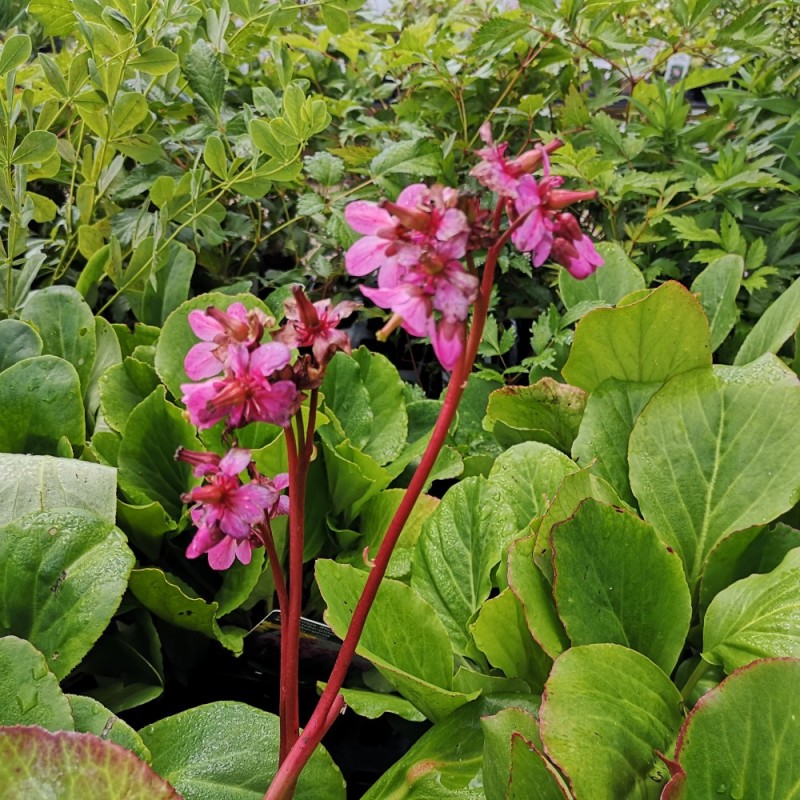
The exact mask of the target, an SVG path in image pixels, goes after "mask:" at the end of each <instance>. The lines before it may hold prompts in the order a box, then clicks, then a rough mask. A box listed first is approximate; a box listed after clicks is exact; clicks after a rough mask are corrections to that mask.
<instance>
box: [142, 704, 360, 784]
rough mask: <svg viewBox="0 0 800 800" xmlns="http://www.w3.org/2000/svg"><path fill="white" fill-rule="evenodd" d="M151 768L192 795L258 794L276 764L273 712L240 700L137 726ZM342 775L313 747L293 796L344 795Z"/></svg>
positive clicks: (276, 728) (277, 735)
mask: <svg viewBox="0 0 800 800" xmlns="http://www.w3.org/2000/svg"><path fill="white" fill-rule="evenodd" d="M140 733H141V736H142V739H143V740H144V743H145V745H147V747H148V748H149V749H150V752H151V753H152V756H153V761H152V766H153V769H154V770H155V771H156V772H157V773H158V774H159V775H161V776H162V777H164V778H165V779H166V780H168V781H169V782H170V783H171V784H172V785H173V786H174V787H175V788H176V789H177V790H178V791H179V792H181V794H183V795H184V796H185V797H186V798H191V800H261V798H263V796H264V793H265V792H266V790H267V787H268V786H269V783H270V781H271V780H272V778H273V777H274V775H275V772H276V771H277V769H278V747H279V739H280V731H279V722H278V717H276V716H275V715H274V714H267V713H266V712H265V711H261V710H259V709H257V708H253V707H252V706H248V705H245V704H244V703H232V702H219V703H209V704H208V705H204V706H197V707H196V708H190V709H189V710H188V711H183V712H181V713H180V714H176V715H175V716H172V717H167V718H166V719H162V720H159V721H158V722H155V723H153V724H152V725H148V726H147V727H145V728H143V729H142V730H141V731H140ZM344 796H345V791H344V781H343V780H342V776H341V773H340V772H339V770H338V769H337V768H336V765H335V764H334V763H333V761H331V758H330V756H329V755H328V753H327V752H326V751H325V750H324V749H323V748H321V747H319V748H317V750H316V751H315V752H314V754H313V755H312V756H311V760H310V761H309V762H308V766H307V767H305V769H303V771H302V773H301V774H300V779H299V781H298V783H297V790H296V792H295V795H294V797H295V798H296V800H344Z"/></svg>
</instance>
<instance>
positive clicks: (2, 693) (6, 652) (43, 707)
mask: <svg viewBox="0 0 800 800" xmlns="http://www.w3.org/2000/svg"><path fill="white" fill-rule="evenodd" d="M7 725H39V726H40V727H42V728H47V729H48V730H51V731H58V730H67V731H71V730H73V727H74V721H73V719H72V711H71V709H70V706H69V702H68V701H67V698H66V697H65V695H64V694H63V692H62V691H61V688H60V687H59V685H58V678H56V676H55V675H53V673H52V672H50V670H49V669H48V668H47V661H46V660H45V657H44V655H43V654H42V653H40V652H39V651H38V650H37V649H36V648H35V647H34V646H33V645H32V644H31V643H30V642H28V641H26V640H25V639H19V638H17V637H16V636H3V637H2V638H0V731H1V730H2V728H3V727H5V726H7ZM0 769H2V768H1V767H0ZM1 775H2V772H0V776H1ZM0 786H2V787H3V788H5V787H6V784H5V783H3V782H2V781H0Z"/></svg>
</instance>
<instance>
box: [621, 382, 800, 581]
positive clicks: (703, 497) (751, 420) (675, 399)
mask: <svg viewBox="0 0 800 800" xmlns="http://www.w3.org/2000/svg"><path fill="white" fill-rule="evenodd" d="M797 417H800V386H788V385H785V384H750V383H727V382H725V381H724V380H721V379H720V378H717V377H716V376H715V375H714V374H713V372H712V371H711V370H695V371H693V372H689V373H685V374H683V375H679V376H677V377H675V378H673V379H672V380H671V381H670V382H669V383H667V384H666V385H665V386H664V387H663V388H662V389H661V390H660V391H659V392H657V393H656V394H655V395H654V396H653V398H652V399H651V400H650V402H649V403H648V405H647V407H646V408H645V409H644V411H643V412H642V414H641V415H640V417H639V419H638V421H637V422H636V424H635V425H634V428H633V432H632V433H631V439H630V449H629V462H630V470H631V487H632V489H633V493H634V494H635V495H636V497H637V498H638V500H639V508H640V509H641V512H642V516H643V517H644V518H645V519H646V520H647V521H648V522H650V523H652V525H653V526H654V527H655V529H656V532H657V533H658V534H659V535H660V536H661V538H662V539H663V540H664V541H665V542H666V543H667V544H668V545H670V546H671V547H673V548H674V549H675V550H676V551H677V552H678V554H679V555H680V556H681V558H682V559H683V562H684V568H685V570H686V573H687V575H688V577H689V581H690V585H691V586H692V589H693V590H694V587H695V586H696V583H697V581H698V579H699V576H700V575H701V573H702V570H703V567H704V564H705V562H706V560H707V558H708V555H709V553H710V552H711V550H712V549H713V548H714V546H715V545H716V544H717V543H718V542H719V541H720V540H721V539H723V538H724V537H725V536H726V535H727V534H729V533H731V532H733V531H736V530H742V529H744V528H747V527H750V526H751V525H757V524H764V523H766V522H769V521H770V520H773V519H775V517H777V516H778V515H780V514H782V513H783V512H785V511H787V510H788V509H790V508H791V507H792V506H793V505H794V504H795V503H796V502H797V500H798V498H800V427H798V426H796V425H788V426H787V425H785V424H782V423H781V421H782V420H787V419H795V418H797Z"/></svg>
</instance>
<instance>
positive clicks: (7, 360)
mask: <svg viewBox="0 0 800 800" xmlns="http://www.w3.org/2000/svg"><path fill="white" fill-rule="evenodd" d="M41 354H42V338H41V336H39V334H38V333H36V330H35V328H34V327H33V326H32V325H27V324H26V323H24V322H20V321H19V320H18V319H3V320H0V372H2V371H3V370H4V369H7V368H8V367H10V366H11V365H12V364H16V363H17V361H22V360H23V359H25V358H33V357H34V356H39V355H41Z"/></svg>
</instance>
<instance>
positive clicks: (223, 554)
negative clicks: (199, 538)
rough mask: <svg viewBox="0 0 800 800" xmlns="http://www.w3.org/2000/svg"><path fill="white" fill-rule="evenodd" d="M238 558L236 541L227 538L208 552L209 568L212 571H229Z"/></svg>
mask: <svg viewBox="0 0 800 800" xmlns="http://www.w3.org/2000/svg"><path fill="white" fill-rule="evenodd" d="M235 558H236V539H232V538H231V537H230V536H225V537H224V538H223V539H222V541H221V542H220V543H219V544H218V545H215V546H214V547H212V548H211V549H210V550H209V551H208V566H209V567H211V569H216V570H223V569H228V567H230V565H231V564H233V561H234V559H235Z"/></svg>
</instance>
